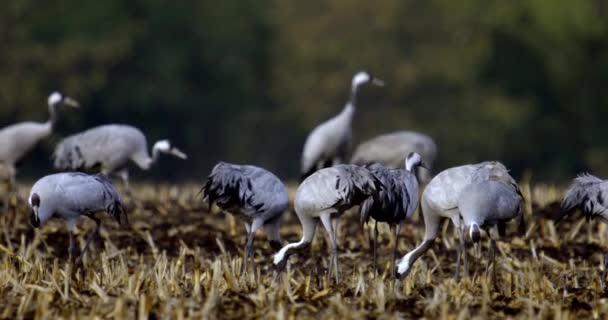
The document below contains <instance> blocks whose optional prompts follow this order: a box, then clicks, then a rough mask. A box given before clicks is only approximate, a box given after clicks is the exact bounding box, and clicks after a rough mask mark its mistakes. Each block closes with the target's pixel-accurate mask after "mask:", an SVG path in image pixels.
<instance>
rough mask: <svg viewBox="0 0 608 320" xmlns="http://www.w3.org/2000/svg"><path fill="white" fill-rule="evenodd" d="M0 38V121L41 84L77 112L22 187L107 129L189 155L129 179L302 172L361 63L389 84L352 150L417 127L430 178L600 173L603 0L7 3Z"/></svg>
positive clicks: (372, 94) (368, 104)
mask: <svg viewBox="0 0 608 320" xmlns="http://www.w3.org/2000/svg"><path fill="white" fill-rule="evenodd" d="M0 48H1V50H0V127H2V126H5V125H8V124H11V123H14V122H17V121H23V120H36V121H45V120H46V119H47V117H48V111H47V106H46V98H47V96H48V94H49V93H50V92H51V91H52V90H61V91H62V92H65V93H66V94H68V95H70V96H73V97H75V98H76V99H77V100H79V101H80V102H81V104H82V105H83V108H81V109H80V110H77V111H73V110H71V109H70V110H68V109H64V110H62V111H63V112H61V114H60V122H59V125H58V127H57V130H56V132H55V133H54V135H53V137H51V138H50V139H47V140H45V141H44V142H43V143H42V144H41V145H40V146H39V147H38V148H37V150H36V151H35V152H34V153H33V154H32V156H31V157H30V158H29V159H28V161H26V163H25V165H24V166H23V167H21V169H20V177H21V179H24V178H27V177H29V178H34V177H36V176H37V175H39V174H43V173H45V172H48V171H50V170H52V168H51V162H50V154H51V152H52V150H53V147H54V144H55V143H56V142H57V141H58V139H60V138H61V137H62V136H65V135H67V134H70V133H74V132H77V131H81V130H84V129H86V128H88V127H91V126H94V125H99V124H104V123H128V124H133V125H135V126H138V127H140V128H141V129H142V130H143V131H144V132H145V133H146V134H147V136H148V139H149V143H150V144H152V143H153V142H154V141H155V140H157V139H160V138H165V137H168V138H170V139H171V140H172V141H173V142H174V144H175V145H177V146H179V147H180V148H181V149H182V150H184V151H185V152H187V153H188V154H189V155H190V160H188V162H187V163H182V162H179V161H178V160H172V159H169V158H165V159H163V161H161V163H160V165H159V166H158V167H156V168H154V169H153V170H151V172H149V173H146V174H143V173H141V172H139V173H137V172H138V171H139V170H133V173H134V174H135V175H136V176H139V177H140V178H144V177H150V178H155V179H169V180H183V179H187V180H199V179H202V178H203V177H204V176H205V175H206V173H207V172H208V171H209V170H210V169H211V167H212V165H213V164H214V163H215V162H217V161H218V160H225V161H232V162H240V163H251V164H257V165H260V166H264V167H267V168H269V169H271V170H273V171H275V172H276V173H277V174H278V175H279V176H281V177H283V178H296V177H297V176H298V168H299V158H300V153H301V150H302V146H303V143H304V140H305V138H306V135H307V134H308V132H309V131H310V130H311V129H312V128H313V127H314V126H316V125H317V124H318V123H320V122H321V121H324V120H326V119H327V118H329V117H331V116H333V115H334V114H336V113H338V112H339V111H340V110H341V109H342V107H343V105H344V103H345V101H346V99H347V96H348V90H349V85H350V80H351V77H352V75H353V74H354V73H355V72H356V71H358V70H361V69H365V70H369V71H370V72H372V73H373V74H375V75H377V76H378V77H380V78H382V79H383V80H385V81H386V84H387V85H386V86H385V87H383V88H376V87H367V88H365V89H364V90H363V92H362V93H361V98H360V102H359V107H358V110H357V114H356V117H355V120H354V124H353V125H354V130H355V140H356V142H360V141H362V140H364V139H367V138H370V137H372V136H375V135H378V134H382V133H386V132H390V131H395V130H416V131H421V132H424V133H427V134H429V135H430V136H432V137H433V138H434V139H435V141H436V142H437V144H438V145H439V151H440V154H439V160H438V162H437V163H436V165H435V168H436V169H438V170H440V169H443V168H446V167H449V166H454V165H459V164H462V163H465V162H477V161H481V160H487V159H499V160H501V161H503V162H504V163H505V164H507V166H509V167H510V168H511V169H512V170H513V172H514V173H515V175H521V174H522V173H523V172H526V171H527V170H530V171H531V172H532V173H533V175H534V178H535V179H543V180H549V181H565V180H566V179H568V178H571V177H572V176H573V175H574V174H576V173H577V172H580V171H583V170H588V171H591V172H594V173H596V174H599V175H602V174H603V175H607V174H608V140H607V138H608V129H606V126H605V125H604V122H605V119H608V92H606V85H607V84H608V3H607V2H606V1H597V0H577V1H571V0H530V1H488V0H460V1H453V0H417V1H413V0H379V1H345V0H309V1H278V0H222V1H210V0H180V1H166V0H129V1H126V0H104V1H81V0H51V1H35V0H7V1H4V2H3V8H2V10H0Z"/></svg>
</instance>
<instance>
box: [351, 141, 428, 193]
mask: <svg viewBox="0 0 608 320" xmlns="http://www.w3.org/2000/svg"><path fill="white" fill-rule="evenodd" d="M410 152H416V153H418V154H419V155H420V156H422V161H423V162H424V163H425V164H426V165H427V166H428V169H427V170H419V171H418V172H417V176H418V178H419V179H420V182H423V183H428V182H429V181H430V179H431V174H430V169H431V166H432V165H433V162H435V159H436V158H437V145H436V144H435V141H433V139H432V138H431V137H429V136H427V135H425V134H422V133H419V132H414V131H397V132H392V133H387V134H383V135H379V136H377V137H374V138H372V139H369V140H367V141H364V142H362V143H361V144H359V145H358V146H357V148H356V149H355V152H354V153H353V156H352V157H351V159H350V163H352V164H358V165H365V164H369V163H380V164H381V165H383V166H385V167H390V168H400V167H401V166H402V165H403V155H404V154H409V153H410Z"/></svg>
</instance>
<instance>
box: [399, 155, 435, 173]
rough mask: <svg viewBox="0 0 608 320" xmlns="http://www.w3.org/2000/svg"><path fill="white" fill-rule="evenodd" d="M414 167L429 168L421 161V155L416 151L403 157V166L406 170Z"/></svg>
mask: <svg viewBox="0 0 608 320" xmlns="http://www.w3.org/2000/svg"><path fill="white" fill-rule="evenodd" d="M416 167H423V168H425V169H427V170H428V169H429V166H428V165H427V164H426V163H424V162H423V161H422V156H421V155H420V154H418V153H416V152H410V153H409V154H408V155H407V158H405V168H406V169H407V170H408V171H412V170H413V169H415V168H416Z"/></svg>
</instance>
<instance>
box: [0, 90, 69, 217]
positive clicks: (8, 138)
mask: <svg viewBox="0 0 608 320" xmlns="http://www.w3.org/2000/svg"><path fill="white" fill-rule="evenodd" d="M47 102H48V106H49V115H50V116H49V120H48V121H46V122H32V121H28V122H21V123H16V124H13V125H10V126H8V127H5V128H2V129H0V163H2V164H3V165H4V166H5V167H6V168H5V170H6V172H7V173H8V176H9V185H10V187H11V188H13V189H14V187H15V175H16V173H17V170H16V165H17V162H19V160H21V159H22V158H23V156H25V155H26V154H27V153H28V152H29V151H30V150H32V149H33V148H34V147H35V146H36V144H38V142H39V141H40V140H42V139H44V138H45V137H48V136H49V135H50V134H51V133H52V132H53V128H54V126H55V124H56V123H57V108H58V107H60V106H62V105H65V106H70V107H74V108H77V107H79V104H78V102H76V100H74V99H72V98H70V97H66V96H64V95H62V94H61V93H59V92H53V93H51V94H50V95H49V97H48V99H47ZM8 197H9V193H5V197H4V209H5V210H4V211H5V212H6V211H7V210H8Z"/></svg>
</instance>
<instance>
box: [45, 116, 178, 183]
mask: <svg viewBox="0 0 608 320" xmlns="http://www.w3.org/2000/svg"><path fill="white" fill-rule="evenodd" d="M161 153H166V154H171V155H173V156H176V157H178V158H180V159H187V158H188V157H187V156H186V154H184V153H183V152H182V151H180V150H179V149H177V148H175V147H174V146H172V145H171V143H170V142H169V140H160V141H158V142H156V143H155V144H154V147H152V156H151V157H150V154H149V153H148V142H147V140H146V137H145V136H144V134H143V133H142V132H141V131H140V130H139V129H137V128H135V127H132V126H128V125H120V124H109V125H102V126H98V127H94V128H91V129H88V130H86V131H84V132H81V133H77V134H74V135H71V136H68V137H66V138H65V139H63V140H62V141H61V142H60V143H59V144H57V146H56V147H55V152H54V154H53V156H54V158H55V162H54V165H55V168H57V169H60V170H81V169H84V170H93V169H96V167H98V166H99V167H100V168H99V169H100V171H101V173H103V174H105V175H109V174H111V173H117V174H118V176H119V177H120V178H122V180H123V182H124V184H125V187H126V189H127V190H129V172H128V170H127V169H126V166H127V163H128V162H129V160H131V161H133V162H134V163H135V164H136V165H137V166H138V167H139V168H141V169H142V170H149V169H150V167H152V165H153V164H154V163H156V161H157V160H158V159H159V156H160V154H161Z"/></svg>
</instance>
